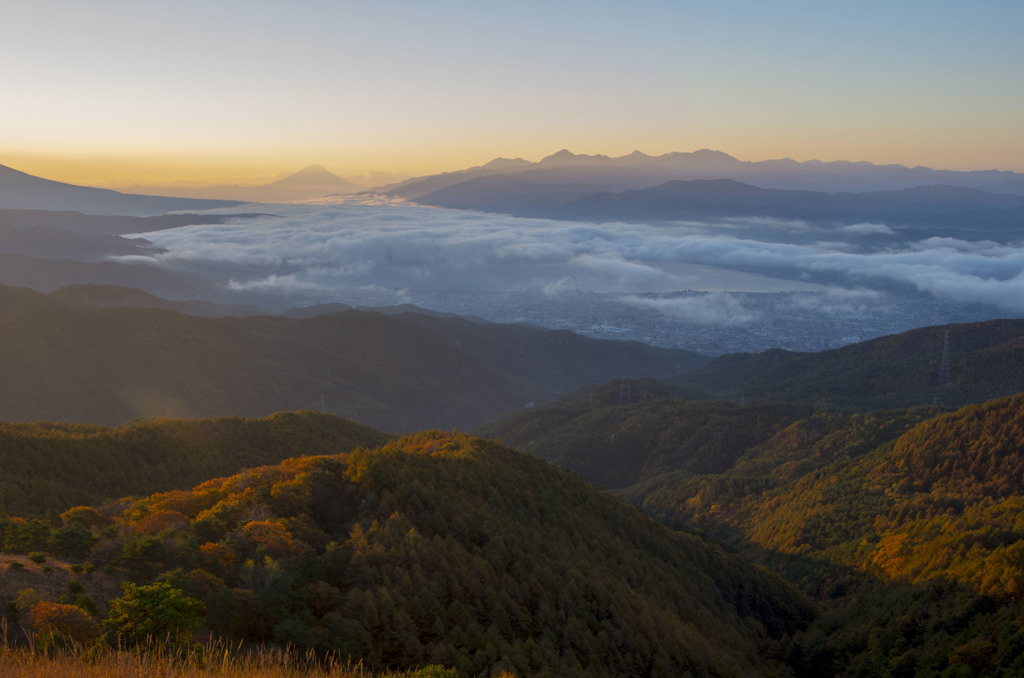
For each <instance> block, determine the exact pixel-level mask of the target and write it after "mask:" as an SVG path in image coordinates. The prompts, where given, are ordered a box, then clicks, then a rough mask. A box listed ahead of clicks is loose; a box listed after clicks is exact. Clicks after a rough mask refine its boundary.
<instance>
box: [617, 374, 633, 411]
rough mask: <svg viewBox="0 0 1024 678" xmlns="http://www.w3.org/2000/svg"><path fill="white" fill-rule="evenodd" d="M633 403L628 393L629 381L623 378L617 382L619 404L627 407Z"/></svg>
mask: <svg viewBox="0 0 1024 678" xmlns="http://www.w3.org/2000/svg"><path fill="white" fill-rule="evenodd" d="M631 402H633V395H632V394H631V393H630V392H629V379H626V378H625V377H623V378H622V381H621V382H619V404H620V405H628V404H630V403H631Z"/></svg>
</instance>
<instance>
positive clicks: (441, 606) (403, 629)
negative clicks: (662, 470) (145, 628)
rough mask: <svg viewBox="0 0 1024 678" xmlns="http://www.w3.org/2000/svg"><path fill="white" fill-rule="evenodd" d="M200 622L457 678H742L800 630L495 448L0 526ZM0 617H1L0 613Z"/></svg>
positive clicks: (8, 538)
mask: <svg viewBox="0 0 1024 678" xmlns="http://www.w3.org/2000/svg"><path fill="white" fill-rule="evenodd" d="M0 537H2V538H3V540H4V545H5V547H6V548H7V549H8V550H12V547H14V548H13V550H21V551H23V552H24V551H28V550H41V549H44V548H47V549H49V552H50V553H51V554H53V555H63V556H65V557H71V558H75V559H82V558H84V559H87V560H88V561H89V562H90V563H92V566H95V567H98V568H102V569H105V570H106V571H107V572H112V573H121V574H122V575H123V576H126V577H129V578H131V579H133V580H135V581H139V582H145V581H152V580H160V581H164V582H169V583H171V584H173V585H175V586H177V587H180V588H181V589H182V590H183V591H185V592H186V593H187V594H188V595H190V596H193V597H195V598H198V599H199V600H201V601H203V603H204V604H205V619H206V628H208V629H209V630H210V631H212V632H214V633H216V634H218V635H221V636H224V637H228V638H234V639H245V640H260V641H273V642H276V643H282V644H284V643H290V644H292V645H293V646H296V645H297V646H299V647H310V648H314V649H317V650H321V651H328V650H330V651H334V652H337V653H340V654H341V656H343V657H344V656H351V657H353V658H361V659H362V660H363V661H364V662H366V663H367V664H370V665H373V666H382V665H388V666H399V667H411V666H417V665H423V664H426V663H438V664H443V665H446V666H451V667H455V668H457V669H458V670H459V671H460V672H461V675H465V676H470V675H490V674H491V673H492V672H495V671H499V670H507V671H512V672H514V673H515V674H516V675H520V676H574V675H591V676H622V675H631V676H632V675H651V676H679V675H688V674H690V675H754V674H761V673H764V672H765V671H766V670H767V671H769V672H773V671H774V669H771V668H770V667H772V666H777V665H778V660H777V659H772V658H770V657H769V656H768V655H767V654H766V653H767V652H768V651H769V649H770V648H771V647H773V646H774V645H775V644H777V643H778V642H780V641H781V640H782V639H783V638H784V637H786V636H787V634H790V633H792V632H793V631H795V630H796V629H798V628H800V627H801V626H803V625H804V624H805V623H806V622H807V620H808V619H809V616H810V607H809V606H808V604H807V602H806V601H805V600H804V599H803V598H802V597H801V596H799V595H798V594H796V593H795V592H794V591H793V590H792V589H790V588H789V587H788V586H786V585H785V584H783V583H782V582H781V580H779V579H777V578H776V577H774V576H772V575H770V574H768V573H766V572H765V571H763V570H760V569H757V568H754V567H751V566H749V565H747V564H745V563H744V562H743V561H742V560H741V559H740V558H738V557H736V556H733V555H729V554H727V553H725V552H724V551H722V550H721V549H719V548H717V547H714V546H711V545H708V544H706V543H705V542H703V541H701V540H700V539H697V538H695V537H693V536H690V535H684V534H680V533H674V532H671V531H670V530H668V529H667V528H664V527H662V526H660V525H658V524H657V523H655V522H654V521H652V520H650V519H648V518H646V517H644V516H642V515H641V514H640V513H638V512H637V511H635V510H634V509H632V508H631V507H628V506H627V505H625V504H623V503H622V502H621V501H619V500H617V499H616V498H614V497H612V496H611V495H608V494H606V493H602V492H599V491H597V490H595V489H593V488H591V487H589V486H587V485H586V484H585V483H583V482H582V481H580V480H578V479H576V478H574V477H572V476H571V475H569V474H567V473H565V472H563V471H560V470H558V469H555V468H553V467H551V466H549V465H547V464H544V463H543V462H541V461H538V460H535V459H533V458H531V457H529V456H527V455H524V454H521V453H518V452H515V451H512V450H509V449H507V448H503V447H501V446H500V445H497V444H495V443H489V442H485V441H483V440H482V439H478V438H469V437H467V436H463V435H449V434H441V433H420V434H416V435H414V436H410V437H407V438H404V439H401V440H398V441H395V442H392V443H388V444H387V445H385V446H384V447H382V448H379V449H376V450H367V449H360V450H356V451H354V452H351V453H349V454H342V455H328V456H313V457H301V458H297V459H292V460H288V461H286V462H284V463H282V464H280V465H276V466H266V467H259V468H254V469H250V470H248V471H246V472H244V473H242V474H240V475H236V476H232V477H228V478H222V479H218V480H211V481H208V482H205V483H203V484H201V485H199V486H197V487H196V488H195V489H193V490H192V491H174V492H167V493H162V494H156V495H152V496H150V497H146V498H143V499H139V500H136V501H132V502H119V503H116V504H108V505H106V506H101V507H98V510H92V509H86V508H84V507H79V508H76V509H74V510H71V511H68V512H65V514H63V516H62V521H61V524H60V525H59V526H46V525H43V526H42V527H41V528H40V523H38V522H37V523H35V524H29V523H27V522H25V521H21V520H19V519H8V520H4V521H2V522H0ZM5 602H6V601H5Z"/></svg>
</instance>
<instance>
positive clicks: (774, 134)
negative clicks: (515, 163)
mask: <svg viewBox="0 0 1024 678" xmlns="http://www.w3.org/2000/svg"><path fill="white" fill-rule="evenodd" d="M4 5H5V7H4V19H3V23H4V30H3V40H0V59H2V63H3V64H4V66H3V68H2V69H0V97H3V101H4V105H3V109H2V110H3V113H2V115H3V125H2V126H0V164H5V165H8V166H12V167H15V168H17V169H21V170H23V171H27V172H30V173H33V174H38V175H41V176H46V177H49V178H54V179H59V180H62V181H72V182H76V183H90V184H94V185H129V184H132V183H135V182H147V183H158V182H170V181H175V180H195V181H212V182H216V181H244V180H253V181H257V180H261V179H263V178H267V177H272V176H274V175H276V174H279V173H281V172H288V171H295V170H297V169H299V168H301V167H303V166H304V165H307V164H310V163H320V164H322V165H324V166H325V167H327V168H328V169H330V170H332V171H334V172H335V173H337V174H340V175H346V174H358V173H365V172H368V171H389V172H405V173H409V174H414V175H418V174H426V173H433V172H439V171H448V170H455V169H461V168H464V167H467V166H470V165H475V164H481V163H484V162H486V161H488V160H490V159H492V158H495V157H524V158H527V159H529V160H539V159H540V158H541V157H543V156H545V155H548V154H550V153H553V152H555V151H557V150H559V149H561V148H568V149H570V150H572V151H573V152H576V153H587V154H594V153H603V154H606V155H612V156H615V155H624V154H627V153H629V152H631V151H633V150H634V149H639V150H641V151H643V152H645V153H648V154H651V155H656V154H661V153H666V152H669V151H692V150H697V149H700V148H713V149H716V150H721V151H725V152H727V153H730V154H732V155H735V156H736V157H738V158H740V159H743V160H763V159H767V158H780V157H791V158H794V159H797V160H807V159H812V158H817V159H821V160H837V159H845V160H867V161H871V162H875V163H900V164H906V165H928V166H931V167H936V168H949V169H1008V170H1015V171H1024V122H1022V121H1024V39H1021V31H1022V28H1024V2H1021V1H1020V0H1005V1H1003V0H976V1H973V2H966V1H964V0H959V1H955V2H951V1H945V0H928V1H926V0H885V1H875V0H861V1H858V2H850V1H847V2H821V1H820V0H819V1H817V2H810V1H807V2H804V1H787V0H780V1H778V2H764V1H763V0H716V1H715V2H707V1H702V2H689V1H686V0H676V1H652V0H634V1H632V2H621V1H620V2H602V1H596V0H586V1H581V0H544V1H534V0H517V1H516V2H501V3H494V2H482V1H480V0H473V1H463V0H431V1H430V2H425V1H422V0H416V1H412V0H378V1H377V2H346V1H327V0H281V1H278V0H245V1H244V2H243V1H240V0H174V1H169V0H162V1H160V2H156V1H154V0H131V1H122V0H90V1H89V2H80V1H78V0H33V1H32V2H14V1H9V2H5V3H4Z"/></svg>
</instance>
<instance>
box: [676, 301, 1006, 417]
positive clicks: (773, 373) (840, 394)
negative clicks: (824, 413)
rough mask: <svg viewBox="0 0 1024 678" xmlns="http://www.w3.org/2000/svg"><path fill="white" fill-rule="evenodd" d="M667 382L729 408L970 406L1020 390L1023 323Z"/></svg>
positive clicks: (984, 325) (748, 362) (728, 365)
mask: <svg viewBox="0 0 1024 678" xmlns="http://www.w3.org/2000/svg"><path fill="white" fill-rule="evenodd" d="M947 333H948V335H947ZM947 336H948V349H946V348H945V347H946V346H947ZM944 355H945V356H946V360H945V361H944V360H943V356H944ZM944 362H945V368H944ZM668 382H669V383H670V384H671V385H673V386H677V387H686V388H690V389H696V390H700V391H703V392H706V393H708V394H709V395H711V396H713V397H716V398H724V399H729V400H734V401H739V400H741V399H745V400H746V401H747V402H752V401H766V400H768V401H771V400H786V401H791V402H803V403H808V404H811V405H814V406H816V407H844V408H854V409H859V410H871V409H879V408H893V407H913V406H917V405H927V404H932V403H936V402H937V403H938V404H941V405H946V406H957V405H964V404H968V403H977V402H982V401H985V400H989V399H991V398H999V397H1003V396H1009V395H1012V394H1014V393H1017V392H1019V391H1021V390H1024V320H991V321H988V322H981V323H969V324H963V325H947V326H942V327H926V328H923V329H919V330H913V331H910V332H905V333H903V334H898V335H893V336H889V337H881V338H879V339H874V340H871V341H865V342H862V343H859V344H853V345H851V346H845V347H843V348H838V349H834V350H831V351H823V352H821V353H791V352H788V351H781V350H772V351H765V352H763V353H758V354H734V355H726V356H722V357H720V358H717V359H715V360H713V361H711V362H710V363H708V364H707V365H705V366H704V367H703V368H701V369H698V370H696V371H694V372H691V373H688V374H685V375H681V376H679V377H674V378H672V379H669V380H668Z"/></svg>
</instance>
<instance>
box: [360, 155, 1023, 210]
mask: <svg viewBox="0 0 1024 678" xmlns="http://www.w3.org/2000/svg"><path fill="white" fill-rule="evenodd" d="M498 176H501V177H503V178H502V179H500V180H499V179H491V180H489V181H483V180H484V179H485V178H486V177H498ZM694 179H732V180H734V181H738V182H743V183H747V184H750V185H753V186H757V187H760V188H774V189H780V190H795V191H818V192H825V193H863V192H869V191H898V190H901V189H905V188H916V187H919V186H959V187H963V188H974V189H977V190H981V191H986V192H991V193H1010V194H1014V195H1020V196H1024V174H1021V173H1017V172H1006V171H999V170H987V171H971V172H961V171H953V170H934V169H930V168H928V167H905V166H903V165H874V164H872V163H869V162H846V161H835V162H821V161H819V160H808V161H805V162H797V161H795V160H789V159H781V160H763V161H759V162H747V161H743V160H738V159H736V158H734V157H733V156H731V155H728V154H727V153H722V152H721V151H712V150H707V149H705V150H700V151H694V152H692V153H666V154H665V155H660V156H649V155H645V154H643V153H640V152H639V151H636V152H633V153H631V154H629V155H626V156H622V157H619V158H609V157H608V156H604V155H576V154H573V153H571V152H569V151H568V150H564V149H563V150H561V151H559V152H557V153H555V154H553V155H550V156H548V157H546V158H544V159H543V160H540V161H539V162H528V161H526V160H523V159H521V158H517V159H514V160H508V159H504V158H499V159H496V160H492V161H491V162H489V163H487V164H486V165H483V166H480V167H473V168H470V169H467V170H462V171H459V172H448V173H444V174H437V175H432V176H428V177H418V178H415V179H409V180H407V181H404V182H401V183H399V184H393V185H391V186H384V187H381V188H380V189H378V190H379V191H380V192H383V193H387V194H390V195H395V196H399V197H402V198H405V199H407V200H414V201H419V200H420V199H422V198H424V197H425V196H427V195H429V194H431V193H434V192H436V191H440V190H441V189H447V188H450V187H453V186H455V185H457V184H465V183H466V182H469V181H474V180H481V181H479V183H477V184H475V185H467V186H464V187H463V189H462V190H461V191H460V192H462V193H472V192H474V191H477V190H479V191H481V192H486V191H489V190H497V189H501V190H506V191H510V192H514V193H520V194H523V195H526V194H529V193H533V192H536V191H538V190H540V191H542V192H544V193H575V194H577V195H580V194H587V193H598V192H602V191H607V192H617V191H625V190H627V189H642V188H651V187H653V186H658V185H660V184H664V183H666V182H669V181H686V180H694Z"/></svg>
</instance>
